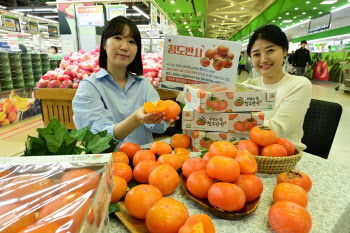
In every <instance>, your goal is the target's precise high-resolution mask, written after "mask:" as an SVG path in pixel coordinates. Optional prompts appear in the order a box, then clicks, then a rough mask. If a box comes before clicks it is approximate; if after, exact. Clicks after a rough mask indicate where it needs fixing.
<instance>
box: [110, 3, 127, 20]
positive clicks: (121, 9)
mask: <svg viewBox="0 0 350 233" xmlns="http://www.w3.org/2000/svg"><path fill="white" fill-rule="evenodd" d="M119 15H122V16H126V6H125V5H114V6H111V5H108V6H107V20H108V21H110V20H111V19H113V18H115V17H117V16H119Z"/></svg>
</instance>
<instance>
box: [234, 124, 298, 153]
mask: <svg viewBox="0 0 350 233" xmlns="http://www.w3.org/2000/svg"><path fill="white" fill-rule="evenodd" d="M249 134H250V140H242V141H240V142H239V143H238V144H237V150H239V151H240V150H243V149H246V150H248V151H249V152H250V153H251V154H252V155H262V156H268V157H287V156H292V155H294V154H295V147H294V145H293V143H291V142H290V141H288V140H287V139H285V138H277V135H276V132H275V131H274V130H273V129H271V128H269V127H266V126H255V127H253V128H252V129H251V130H250V133H249Z"/></svg>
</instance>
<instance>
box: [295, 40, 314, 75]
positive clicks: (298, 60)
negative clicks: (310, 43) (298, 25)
mask: <svg viewBox="0 0 350 233" xmlns="http://www.w3.org/2000/svg"><path fill="white" fill-rule="evenodd" d="M306 44H307V42H306V40H303V41H301V48H300V49H297V51H295V55H294V59H293V65H292V66H293V70H294V69H296V75H299V76H304V74H305V67H306V63H308V64H309V69H311V57H310V52H309V50H307V49H306V48H305V46H306Z"/></svg>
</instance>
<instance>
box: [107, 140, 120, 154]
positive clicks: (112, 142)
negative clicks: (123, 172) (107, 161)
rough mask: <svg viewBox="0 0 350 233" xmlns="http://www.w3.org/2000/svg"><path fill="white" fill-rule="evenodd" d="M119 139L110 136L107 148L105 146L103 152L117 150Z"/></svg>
mask: <svg viewBox="0 0 350 233" xmlns="http://www.w3.org/2000/svg"><path fill="white" fill-rule="evenodd" d="M118 143H119V141H117V140H114V138H112V139H111V140H110V141H109V148H107V149H106V150H104V151H103V153H111V152H114V151H117V145H118Z"/></svg>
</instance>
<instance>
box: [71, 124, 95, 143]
mask: <svg viewBox="0 0 350 233" xmlns="http://www.w3.org/2000/svg"><path fill="white" fill-rule="evenodd" d="M90 128H91V126H90V125H88V126H86V127H84V128H82V129H80V130H77V129H72V131H71V132H70V136H71V137H73V138H75V139H77V140H79V141H80V140H83V138H84V137H85V135H86V133H87V132H88V131H89V130H90Z"/></svg>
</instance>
